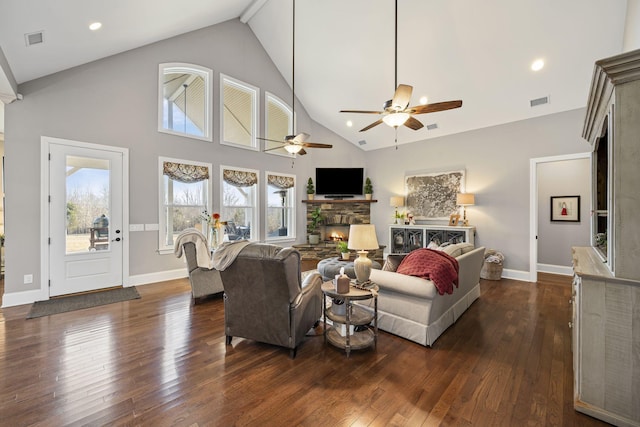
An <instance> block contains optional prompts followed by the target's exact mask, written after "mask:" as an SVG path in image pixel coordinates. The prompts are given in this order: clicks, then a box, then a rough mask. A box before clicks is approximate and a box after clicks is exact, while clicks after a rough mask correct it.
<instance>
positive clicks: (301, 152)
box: [296, 148, 307, 156]
mask: <svg viewBox="0 0 640 427" xmlns="http://www.w3.org/2000/svg"><path fill="white" fill-rule="evenodd" d="M296 154H298V155H300V156H304V155H305V154H307V152H306V151H304V148H301V149H300V151H298V152H297V153H296Z"/></svg>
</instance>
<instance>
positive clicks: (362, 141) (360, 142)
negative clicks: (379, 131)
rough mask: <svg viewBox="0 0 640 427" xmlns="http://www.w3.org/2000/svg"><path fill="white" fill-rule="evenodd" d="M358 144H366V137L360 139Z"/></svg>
mask: <svg viewBox="0 0 640 427" xmlns="http://www.w3.org/2000/svg"><path fill="white" fill-rule="evenodd" d="M358 144H360V145H366V144H367V141H365V140H364V139H361V140H360V141H358Z"/></svg>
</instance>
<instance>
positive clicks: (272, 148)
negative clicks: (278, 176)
mask: <svg viewBox="0 0 640 427" xmlns="http://www.w3.org/2000/svg"><path fill="white" fill-rule="evenodd" d="M283 144H284V143H283ZM284 147H285V146H284V145H281V146H280V147H271V148H265V149H264V150H263V152H264V153H266V152H267V151H273V150H279V149H281V148H284Z"/></svg>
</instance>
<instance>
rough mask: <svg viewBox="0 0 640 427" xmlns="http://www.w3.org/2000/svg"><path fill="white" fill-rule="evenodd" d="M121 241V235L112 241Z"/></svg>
mask: <svg viewBox="0 0 640 427" xmlns="http://www.w3.org/2000/svg"><path fill="white" fill-rule="evenodd" d="M119 241H120V238H119V237H116V238H115V239H113V240H112V242H119Z"/></svg>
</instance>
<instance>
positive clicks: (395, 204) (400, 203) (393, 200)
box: [389, 196, 404, 224]
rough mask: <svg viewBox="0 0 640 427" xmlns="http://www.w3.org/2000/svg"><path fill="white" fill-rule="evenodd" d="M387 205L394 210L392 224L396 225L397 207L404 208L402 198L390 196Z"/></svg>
mask: <svg viewBox="0 0 640 427" xmlns="http://www.w3.org/2000/svg"><path fill="white" fill-rule="evenodd" d="M389 205H390V206H391V207H394V208H396V215H395V217H394V218H395V222H394V224H397V223H398V206H404V197H402V196H392V197H391V201H390V202H389Z"/></svg>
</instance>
